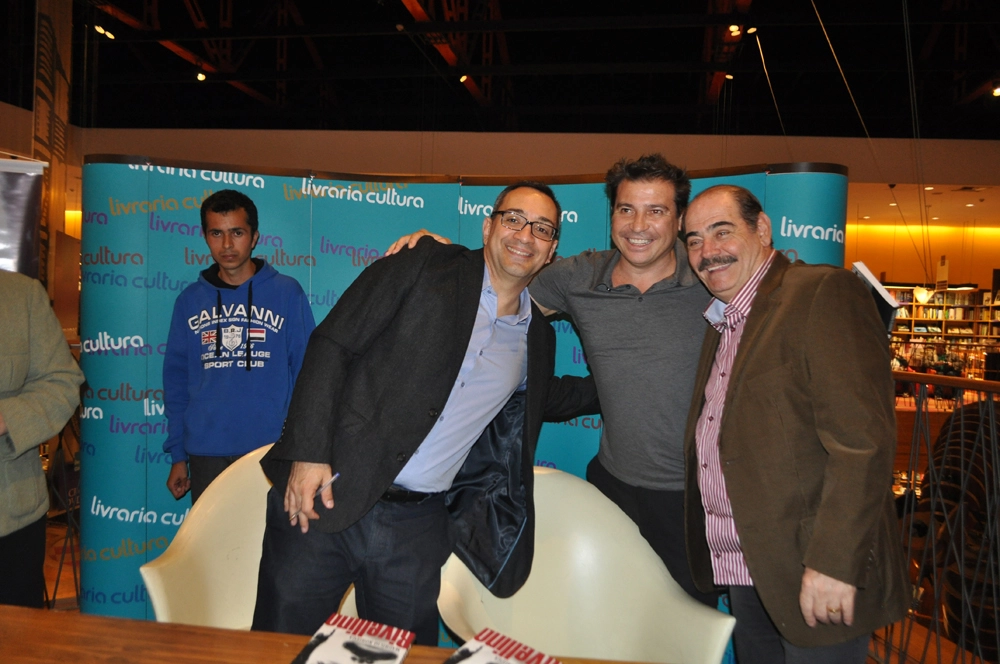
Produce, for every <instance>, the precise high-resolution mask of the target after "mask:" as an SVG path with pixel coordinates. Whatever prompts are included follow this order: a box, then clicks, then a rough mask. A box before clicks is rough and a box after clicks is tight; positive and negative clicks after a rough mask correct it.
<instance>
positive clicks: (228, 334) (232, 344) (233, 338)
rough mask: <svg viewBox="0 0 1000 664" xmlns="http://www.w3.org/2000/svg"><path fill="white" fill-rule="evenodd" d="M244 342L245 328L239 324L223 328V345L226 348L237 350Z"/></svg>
mask: <svg viewBox="0 0 1000 664" xmlns="http://www.w3.org/2000/svg"><path fill="white" fill-rule="evenodd" d="M241 343H243V328H242V327H240V326H239V325H230V326H229V327H224V328H222V345H223V346H225V347H226V350H230V351H233V350H236V349H237V348H239V347H240V344H241Z"/></svg>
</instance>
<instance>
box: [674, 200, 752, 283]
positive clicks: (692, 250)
mask: <svg viewBox="0 0 1000 664" xmlns="http://www.w3.org/2000/svg"><path fill="white" fill-rule="evenodd" d="M756 221H757V228H756V229H754V228H751V227H750V225H749V224H748V223H747V222H746V221H745V220H744V219H743V217H742V215H741V214H740V209H739V206H738V205H737V204H736V201H735V200H734V199H733V196H732V193H730V191H728V190H725V189H722V190H718V191H712V192H709V193H707V194H703V195H702V196H699V197H697V198H695V200H694V201H692V202H691V205H689V206H688V209H687V212H686V213H685V214H684V229H685V231H687V236H686V243H687V251H688V260H689V261H690V262H691V268H692V269H693V270H694V271H695V272H696V273H697V274H698V277H699V278H700V279H701V280H702V281H703V282H704V283H705V286H706V287H707V288H708V290H710V291H711V292H712V295H714V296H715V297H717V298H719V299H720V300H722V301H723V302H727V303H728V302H729V301H730V300H732V299H733V297H735V296H736V294H737V293H739V292H740V289H741V288H743V286H744V284H746V283H747V282H748V281H749V280H750V277H752V276H753V274H754V272H756V271H757V268H758V267H760V265H761V264H762V263H763V262H764V261H766V260H767V257H768V256H770V255H771V220H770V219H769V218H768V216H767V215H766V214H764V213H763V212H761V213H759V214H758V215H757V220H756Z"/></svg>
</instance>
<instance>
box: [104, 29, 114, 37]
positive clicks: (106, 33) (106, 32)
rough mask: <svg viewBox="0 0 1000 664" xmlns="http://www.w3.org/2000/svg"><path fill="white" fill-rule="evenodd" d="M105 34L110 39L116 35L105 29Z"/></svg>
mask: <svg viewBox="0 0 1000 664" xmlns="http://www.w3.org/2000/svg"><path fill="white" fill-rule="evenodd" d="M104 36H105V37H107V38H108V39H114V38H115V36H114V35H113V34H111V33H110V32H108V31H107V30H105V31H104Z"/></svg>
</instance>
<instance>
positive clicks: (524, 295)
mask: <svg viewBox="0 0 1000 664" xmlns="http://www.w3.org/2000/svg"><path fill="white" fill-rule="evenodd" d="M481 292H483V293H488V294H489V295H490V297H492V298H493V299H494V300H496V298H497V293H496V291H495V290H493V282H491V281H490V269H489V268H488V267H486V266H483V289H482V291H481ZM493 312H494V315H495V313H496V306H495V305H494V306H493ZM504 318H506V319H507V320H508V321H510V323H511V324H512V325H520V324H522V323H530V322H531V296H530V295H528V289H527V288H525V289H524V290H522V291H521V295H520V296H519V297H518V305H517V313H516V314H513V316H504ZM511 319H513V320H511ZM524 333H525V334H527V333H528V327H527V325H525V328H524Z"/></svg>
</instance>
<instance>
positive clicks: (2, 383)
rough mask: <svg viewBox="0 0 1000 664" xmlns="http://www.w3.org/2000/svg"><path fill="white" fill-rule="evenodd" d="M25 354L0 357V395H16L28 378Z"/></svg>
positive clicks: (26, 356) (26, 355) (27, 360)
mask: <svg viewBox="0 0 1000 664" xmlns="http://www.w3.org/2000/svg"><path fill="white" fill-rule="evenodd" d="M28 364H29V358H28V354H27V353H11V354H8V355H0V394H5V393H16V392H17V391H18V390H20V389H21V387H22V386H23V385H24V381H25V380H27V378H28Z"/></svg>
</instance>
